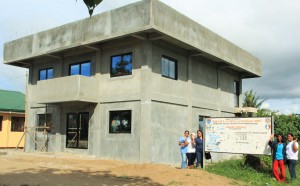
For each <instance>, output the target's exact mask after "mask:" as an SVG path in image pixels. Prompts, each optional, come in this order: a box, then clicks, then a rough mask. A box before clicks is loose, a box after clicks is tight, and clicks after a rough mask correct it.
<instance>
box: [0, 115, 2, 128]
mask: <svg viewBox="0 0 300 186" xmlns="http://www.w3.org/2000/svg"><path fill="white" fill-rule="evenodd" d="M2 121H3V116H0V131H2Z"/></svg>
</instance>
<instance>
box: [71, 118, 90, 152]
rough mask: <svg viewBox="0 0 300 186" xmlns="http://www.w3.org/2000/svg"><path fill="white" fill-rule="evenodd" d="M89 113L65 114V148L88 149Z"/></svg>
mask: <svg viewBox="0 0 300 186" xmlns="http://www.w3.org/2000/svg"><path fill="white" fill-rule="evenodd" d="M88 134H89V113H88V112H83V113H68V114H67V140H66V147H67V148H80V149H87V148H88Z"/></svg>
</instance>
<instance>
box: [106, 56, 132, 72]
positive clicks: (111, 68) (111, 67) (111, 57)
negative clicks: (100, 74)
mask: <svg viewBox="0 0 300 186" xmlns="http://www.w3.org/2000/svg"><path fill="white" fill-rule="evenodd" d="M125 55H131V71H130V73H128V74H125V73H124V74H120V75H113V73H112V70H113V65H112V63H113V61H112V59H113V58H114V57H117V56H121V58H122V59H123V57H124V56H125ZM132 63H133V53H132V52H127V53H123V54H117V55H113V56H110V77H120V76H130V75H132V69H133V67H132Z"/></svg>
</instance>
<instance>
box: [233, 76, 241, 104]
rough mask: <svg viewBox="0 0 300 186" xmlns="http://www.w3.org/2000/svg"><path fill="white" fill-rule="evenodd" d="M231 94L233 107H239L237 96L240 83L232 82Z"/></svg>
mask: <svg viewBox="0 0 300 186" xmlns="http://www.w3.org/2000/svg"><path fill="white" fill-rule="evenodd" d="M233 94H234V106H235V107H238V106H239V95H240V83H239V82H238V81H234V82H233Z"/></svg>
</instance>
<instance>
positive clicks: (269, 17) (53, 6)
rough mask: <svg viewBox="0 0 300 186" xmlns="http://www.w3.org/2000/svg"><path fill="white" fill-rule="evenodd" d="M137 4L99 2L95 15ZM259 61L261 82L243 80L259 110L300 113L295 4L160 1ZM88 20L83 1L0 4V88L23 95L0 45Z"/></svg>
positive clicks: (290, 0)
mask: <svg viewBox="0 0 300 186" xmlns="http://www.w3.org/2000/svg"><path fill="white" fill-rule="evenodd" d="M137 1H138V0H103V2H102V3H101V4H100V5H98V7H96V9H95V11H94V15H95V14H98V13H101V12H104V11H108V10H111V9H114V8H117V7H121V6H124V5H127V4H130V3H134V2H137ZM161 1H162V2H164V3H165V4H167V5H169V6H170V7H172V8H174V9H176V10H177V11H179V12H180V13H182V14H184V15H186V16H188V17H190V18H191V19H193V20H194V21H196V22H198V23H199V24H201V25H203V26H205V27H207V28H208V29H210V30H211V31H213V32H215V33H217V34H218V35H220V36H222V37H224V38H225V39H227V40H229V41H231V42H232V43H234V44H236V45H238V46H239V47H241V48H243V49H244V50H246V51H248V52H249V53H251V54H252V55H254V56H256V57H257V58H259V59H260V60H261V62H262V70H263V73H262V77H260V78H253V79H246V80H243V92H244V91H249V90H252V89H253V91H254V92H256V95H258V96H259V97H260V98H261V99H267V100H266V101H265V102H264V104H263V107H264V108H268V109H270V110H273V111H279V112H280V113H282V114H291V113H300V72H299V71H300V1H299V0H286V1H282V0H243V1H241V0H214V1H208V0H184V1H183V0H161ZM86 17H89V14H88V11H87V8H86V7H85V5H84V4H83V1H82V0H77V1H76V0H64V1H61V0H43V1H41V0H26V1H25V0H20V1H18V3H15V2H14V3H12V2H11V1H8V0H0V89H7V90H16V91H21V92H23V93H25V87H26V86H25V82H26V69H22V68H18V67H13V66H9V65H4V64H3V44H4V43H5V42H7V41H11V40H14V39H17V38H20V37H23V36H26V35H30V34H34V33H37V32H40V31H43V30H47V29H50V28H53V27H57V26H60V25H63V24H66V23H69V22H73V21H76V20H80V19H83V18H86Z"/></svg>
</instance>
